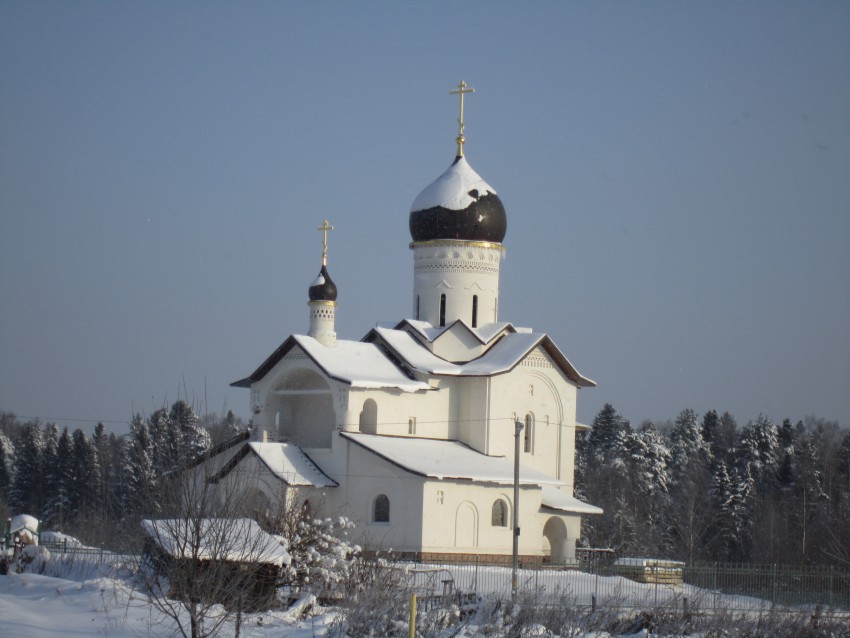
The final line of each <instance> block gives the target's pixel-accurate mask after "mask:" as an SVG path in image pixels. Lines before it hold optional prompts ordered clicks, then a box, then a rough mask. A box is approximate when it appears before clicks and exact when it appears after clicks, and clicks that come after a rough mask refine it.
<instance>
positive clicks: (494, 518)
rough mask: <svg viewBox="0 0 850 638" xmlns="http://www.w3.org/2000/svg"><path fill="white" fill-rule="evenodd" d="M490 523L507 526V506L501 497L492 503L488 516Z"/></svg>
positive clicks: (495, 525)
mask: <svg viewBox="0 0 850 638" xmlns="http://www.w3.org/2000/svg"><path fill="white" fill-rule="evenodd" d="M490 524H491V525H492V526H493V527H507V526H508V506H507V505H506V504H505V502H504V501H503V500H502V499H499V500H498V501H496V502H495V503H493V513H492V515H491V518H490Z"/></svg>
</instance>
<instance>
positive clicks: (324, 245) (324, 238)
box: [316, 219, 334, 266]
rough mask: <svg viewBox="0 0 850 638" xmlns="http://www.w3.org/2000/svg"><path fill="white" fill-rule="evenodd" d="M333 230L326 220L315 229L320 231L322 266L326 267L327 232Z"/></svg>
mask: <svg viewBox="0 0 850 638" xmlns="http://www.w3.org/2000/svg"><path fill="white" fill-rule="evenodd" d="M333 229H334V227H333V226H331V225H330V224H329V223H328V220H327V219H326V220H325V221H324V222H322V225H321V226H319V227H318V228H317V229H316V230H320V231H322V266H327V265H328V231H329V230H333Z"/></svg>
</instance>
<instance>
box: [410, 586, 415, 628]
mask: <svg viewBox="0 0 850 638" xmlns="http://www.w3.org/2000/svg"><path fill="white" fill-rule="evenodd" d="M410 638H416V594H415V593H413V594H410Z"/></svg>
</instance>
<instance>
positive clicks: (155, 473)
mask: <svg viewBox="0 0 850 638" xmlns="http://www.w3.org/2000/svg"><path fill="white" fill-rule="evenodd" d="M244 429H245V424H244V423H243V422H242V420H241V419H239V418H237V417H235V416H234V415H233V412H228V413H227V415H225V416H223V417H219V416H211V417H205V418H204V419H199V417H198V416H197V415H196V414H195V412H194V410H193V409H192V407H191V406H190V405H189V404H188V403H187V402H185V401H182V400H179V401H176V402H175V403H173V404H172V405H171V406H170V408H167V407H163V408H160V409H158V410H156V411H155V412H153V414H151V415H150V416H147V417H145V416H142V415H136V416H134V417H133V419H132V421H131V422H130V432H129V433H128V434H126V435H123V436H119V435H117V434H115V433H114V432H109V433H107V432H106V428H105V427H104V425H103V423H98V424H97V426H96V427H95V428H94V432H93V433H92V434H91V435H87V434H86V433H85V432H83V431H82V430H81V429H79V428H78V429H75V430H74V431H73V432H71V431H69V430H68V428H67V427H65V428H62V429H61V430H60V429H59V428H58V426H57V425H56V424H55V423H45V424H42V423H40V422H39V421H36V420H29V421H25V422H21V421H20V420H19V419H18V418H17V417H16V416H15V415H14V414H13V413H10V412H0V516H2V520H3V521H5V520H6V518H7V517H9V516H12V515H14V514H20V513H27V514H31V515H33V516H36V517H38V518H39V519H40V520H41V521H42V527H43V529H54V530H59V531H63V532H66V533H69V534H72V535H74V536H79V537H80V538H84V539H85V540H86V542H88V543H92V544H95V543H96V544H102V545H105V546H109V547H113V548H116V549H118V548H120V546H121V545H122V541H125V540H126V541H129V540H130V539H131V538H134V537H135V536H136V535H137V534H138V529H137V528H138V524H139V519H140V518H141V516H142V515H145V516H151V515H155V514H156V512H155V511H152V510H155V508H156V504H157V503H158V502H159V498H158V494H157V491H158V490H159V489H161V486H162V485H163V481H162V480H161V479H162V477H164V476H167V475H169V474H170V473H172V472H174V471H175V470H177V469H178V468H180V467H181V466H182V465H184V464H185V463H186V462H187V461H188V460H190V459H193V458H196V457H197V456H200V455H201V454H203V453H204V452H205V451H207V450H208V449H209V448H210V447H211V446H212V445H214V444H217V443H218V442H221V441H223V440H226V439H227V438H230V437H232V436H233V435H234V434H237V433H238V432H240V431H243V430H244Z"/></svg>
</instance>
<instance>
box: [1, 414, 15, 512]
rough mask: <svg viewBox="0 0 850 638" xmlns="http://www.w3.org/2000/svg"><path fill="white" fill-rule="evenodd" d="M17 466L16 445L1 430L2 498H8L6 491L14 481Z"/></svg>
mask: <svg viewBox="0 0 850 638" xmlns="http://www.w3.org/2000/svg"><path fill="white" fill-rule="evenodd" d="M14 467H15V446H14V445H12V441H10V440H9V437H8V436H6V434H5V433H4V432H3V431H2V430H0V499H3V500H6V492H7V491H8V489H9V484H10V483H11V482H12V475H13V471H14Z"/></svg>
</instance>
